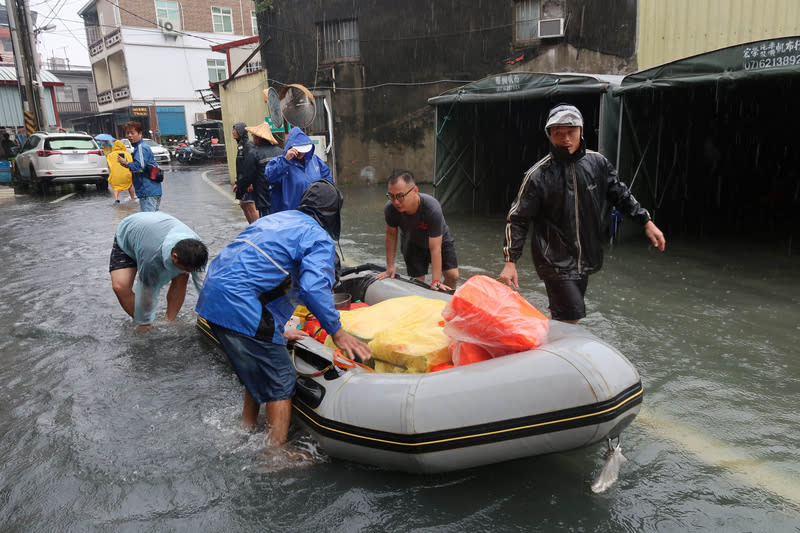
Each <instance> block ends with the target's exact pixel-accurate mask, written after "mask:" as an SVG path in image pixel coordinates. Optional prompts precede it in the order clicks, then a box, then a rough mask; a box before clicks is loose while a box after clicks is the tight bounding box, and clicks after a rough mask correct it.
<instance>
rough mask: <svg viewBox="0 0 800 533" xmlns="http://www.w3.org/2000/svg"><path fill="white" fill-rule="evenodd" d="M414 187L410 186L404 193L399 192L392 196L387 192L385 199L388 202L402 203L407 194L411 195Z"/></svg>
mask: <svg viewBox="0 0 800 533" xmlns="http://www.w3.org/2000/svg"><path fill="white" fill-rule="evenodd" d="M414 187H416V185H413V186H412V187H411V188H410V189H408V190H407V191H406V192H399V193H397V194H392V193H390V192H387V193H386V198H388V199H389V200H397V201H398V202H402V201H403V200H404V199H405V197H406V196H408V195H409V194H411V191H413V190H414Z"/></svg>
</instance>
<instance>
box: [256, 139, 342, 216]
mask: <svg viewBox="0 0 800 533" xmlns="http://www.w3.org/2000/svg"><path fill="white" fill-rule="evenodd" d="M301 144H311V145H312V148H311V151H310V152H308V153H306V155H305V157H304V158H303V159H302V160H298V159H292V160H288V159H286V153H287V152H288V151H289V149H290V148H292V147H293V146H300V145H301ZM314 149H315V148H314V146H313V143H312V142H311V139H310V138H309V136H308V135H306V134H305V133H303V130H301V129H300V128H298V127H297V126H295V127H294V128H292V129H291V131H289V137H287V139H286V145H285V147H284V149H283V157H276V158H274V159H272V160H271V161H270V162H268V163H267V166H266V168H264V175H265V176H266V177H267V182H268V183H269V189H270V206H271V208H270V212H272V213H278V212H280V211H287V210H289V209H295V208H296V207H297V206H298V205H300V198H302V196H303V192H304V191H305V190H306V187H308V186H309V185H311V184H312V183H313V182H315V181H317V180H319V179H325V180H328V181H330V182H331V183H333V178H332V177H331V170H330V169H329V168H328V165H326V164H325V162H324V161H323V160H322V159H320V158H319V157H318V156H317V155H316V154H315V153H314Z"/></svg>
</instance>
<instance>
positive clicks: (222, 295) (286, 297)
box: [196, 180, 370, 446]
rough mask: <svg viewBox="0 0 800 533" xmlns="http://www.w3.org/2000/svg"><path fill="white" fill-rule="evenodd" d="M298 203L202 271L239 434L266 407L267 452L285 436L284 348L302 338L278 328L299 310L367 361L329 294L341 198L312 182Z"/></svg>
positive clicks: (288, 380)
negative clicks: (229, 370) (239, 395)
mask: <svg viewBox="0 0 800 533" xmlns="http://www.w3.org/2000/svg"><path fill="white" fill-rule="evenodd" d="M299 204H300V205H299V206H298V207H297V209H292V210H287V211H282V212H280V213H274V214H272V215H269V216H266V217H263V218H260V219H258V220H256V221H255V222H253V223H252V224H250V226H248V227H247V229H245V230H244V231H243V232H242V233H240V234H239V235H238V236H237V237H236V238H235V239H234V241H233V242H232V243H231V244H229V245H228V246H226V247H225V248H224V249H223V250H222V251H221V252H220V253H219V255H218V256H217V257H216V258H215V259H214V260H213V261H212V262H211V264H210V265H209V267H208V273H207V274H206V280H205V284H204V285H203V290H202V291H201V292H200V296H199V298H198V300H197V307H196V310H197V313H198V315H200V317H202V318H203V319H205V320H206V321H207V322H208V323H209V327H210V328H211V330H212V332H213V333H214V335H215V336H216V338H217V339H218V340H219V342H220V344H221V345H222V349H223V350H224V351H225V353H226V354H227V356H228V358H229V359H230V360H231V363H232V364H233V366H234V368H235V369H236V373H237V374H238V376H239V379H240V380H241V382H242V383H243V385H244V389H245V390H244V403H243V406H242V426H243V427H244V428H247V429H252V428H254V427H255V424H256V419H257V417H258V412H259V409H260V407H261V404H262V403H266V417H267V444H268V445H270V446H279V445H282V444H283V443H285V442H286V438H287V435H288V431H289V420H290V418H291V409H292V407H291V405H292V404H291V399H292V396H293V395H294V387H295V377H296V374H295V368H294V365H293V364H292V360H291V358H290V356H289V352H288V350H287V348H286V342H287V338H290V339H291V340H297V339H299V338H301V337H304V336H307V334H306V333H305V332H302V331H300V330H290V331H284V324H286V322H287V320H288V319H289V318H290V317H291V315H292V313H293V312H294V309H295V308H296V307H297V305H298V304H301V303H302V304H304V305H305V306H306V307H308V309H309V310H310V311H311V312H312V313H313V314H314V316H315V317H317V319H319V321H320V323H321V324H322V326H323V327H324V328H325V330H326V331H327V332H328V333H329V334H330V335H331V336H332V337H333V340H334V342H335V343H336V345H337V346H338V347H339V348H340V349H342V350H343V351H345V352H346V353H348V354H349V355H350V357H356V356H357V357H360V358H362V359H368V358H369V357H370V350H369V347H368V346H367V345H366V344H364V343H363V342H361V341H359V340H358V339H356V338H355V337H353V336H351V335H350V334H348V333H347V332H345V331H344V329H342V325H341V322H340V321H339V312H338V311H337V310H336V308H335V307H334V302H333V294H332V292H331V291H332V288H333V283H334V281H335V275H334V258H335V256H336V251H335V248H334V239H338V238H339V232H340V231H341V222H340V210H341V206H342V195H341V193H340V192H339V191H338V189H336V187H335V186H334V185H333V184H332V183H331V182H329V181H326V180H318V181H315V182H313V183H312V184H311V185H309V187H308V188H307V189H306V190H305V192H304V193H303V195H302V197H301V199H300V202H299Z"/></svg>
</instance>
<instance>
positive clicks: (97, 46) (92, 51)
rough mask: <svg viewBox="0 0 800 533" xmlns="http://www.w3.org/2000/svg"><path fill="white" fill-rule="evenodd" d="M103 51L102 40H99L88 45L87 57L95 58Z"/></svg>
mask: <svg viewBox="0 0 800 533" xmlns="http://www.w3.org/2000/svg"><path fill="white" fill-rule="evenodd" d="M103 49H104V47H103V39H100V40H99V41H95V42H93V43H92V44H90V45H89V55H90V56H96V55H97V54H99V53H100V52H102V51H103Z"/></svg>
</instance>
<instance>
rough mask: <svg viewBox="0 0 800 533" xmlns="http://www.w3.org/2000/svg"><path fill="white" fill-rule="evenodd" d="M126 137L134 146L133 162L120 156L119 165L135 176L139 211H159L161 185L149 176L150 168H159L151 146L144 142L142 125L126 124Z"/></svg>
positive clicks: (133, 122)
mask: <svg viewBox="0 0 800 533" xmlns="http://www.w3.org/2000/svg"><path fill="white" fill-rule="evenodd" d="M125 136H126V137H127V138H128V140H129V141H130V142H131V145H132V146H133V154H132V156H133V161H127V160H126V159H125V157H124V156H123V155H122V154H120V155H119V164H120V165H122V166H123V167H125V168H127V169H129V170H130V171H131V174H133V188H134V189H135V190H136V197H137V198H138V199H139V209H141V210H142V211H158V208H159V207H160V206H161V184H160V183H159V182H157V181H154V180H152V179H150V176H148V175H147V174H148V171H149V168H150V167H157V166H158V163H156V158H155V157H154V156H153V151H152V150H151V149H150V146H149V145H148V144H147V143H146V142H144V141H143V140H142V124H141V123H139V122H135V121H131V122H128V123H127V124H125Z"/></svg>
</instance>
